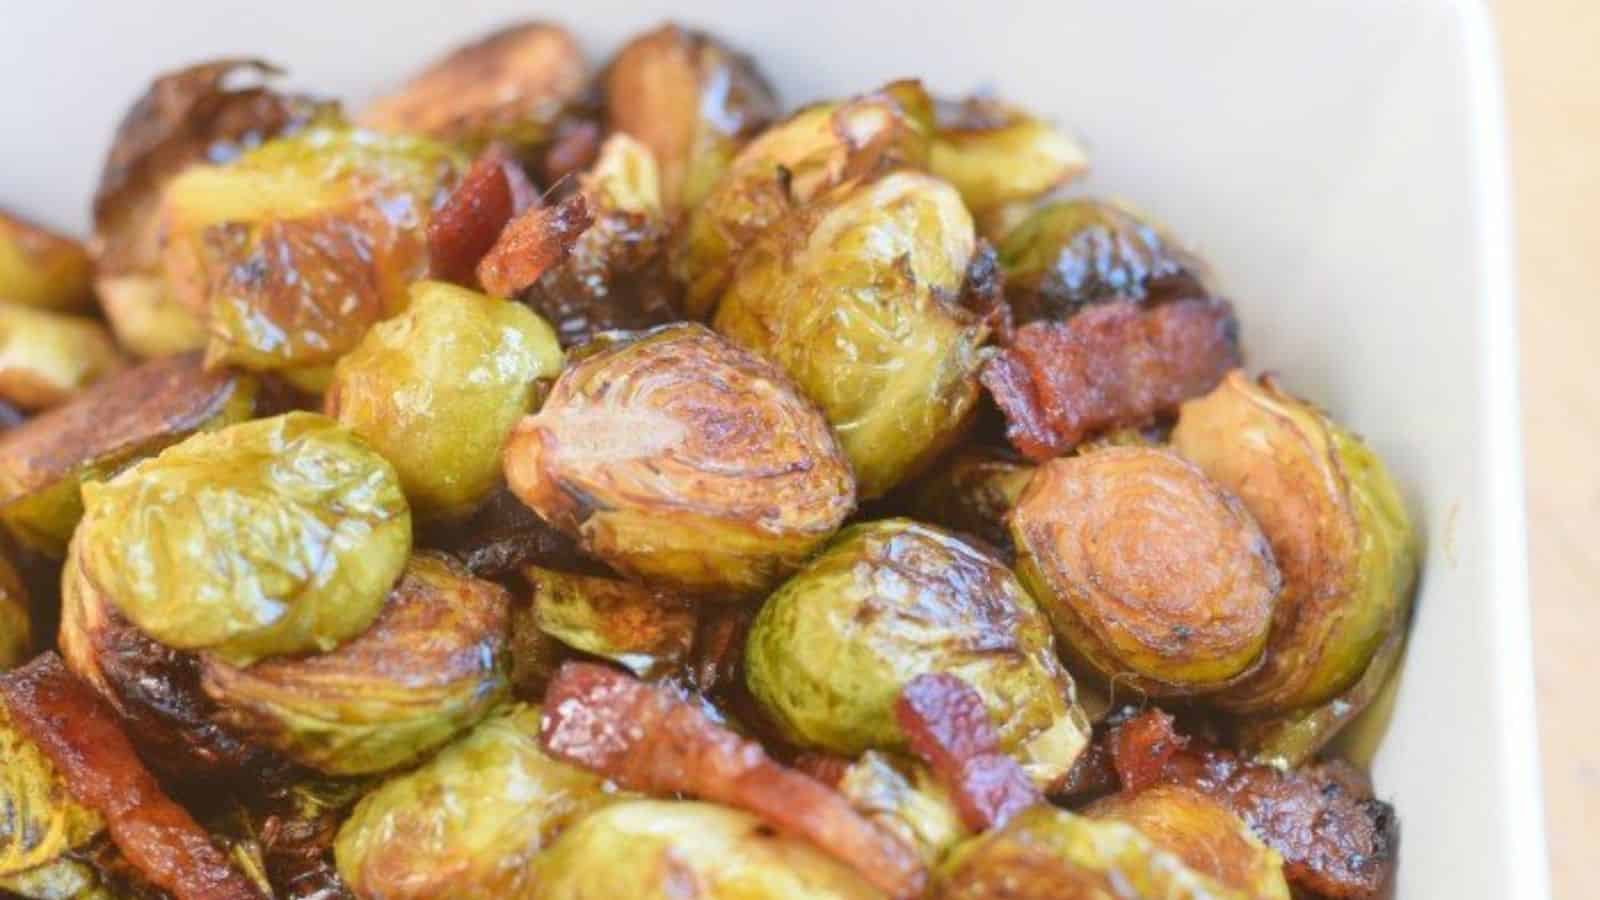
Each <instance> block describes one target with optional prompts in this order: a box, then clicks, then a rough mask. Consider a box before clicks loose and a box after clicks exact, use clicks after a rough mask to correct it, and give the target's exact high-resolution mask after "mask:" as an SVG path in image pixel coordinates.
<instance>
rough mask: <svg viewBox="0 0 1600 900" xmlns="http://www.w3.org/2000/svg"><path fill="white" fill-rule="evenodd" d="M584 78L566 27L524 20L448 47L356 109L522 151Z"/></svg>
mask: <svg viewBox="0 0 1600 900" xmlns="http://www.w3.org/2000/svg"><path fill="white" fill-rule="evenodd" d="M588 83H589V64H588V62H587V61H586V60H585V59H584V56H583V49H582V48H581V47H579V46H578V42H577V40H576V39H574V38H573V36H572V35H571V33H569V32H568V31H567V30H566V29H565V28H562V27H561V26H559V25H552V24H549V23H546V22H523V23H519V24H516V25H510V26H507V27H505V28H501V29H499V30H497V31H494V32H491V33H489V34H487V35H485V36H483V37H481V38H479V39H477V40H475V41H473V42H471V43H469V44H464V45H462V46H460V47H457V48H456V49H454V50H452V51H450V53H448V54H446V55H445V56H444V57H443V58H442V59H440V60H439V61H438V62H436V63H434V64H433V65H431V66H429V67H428V68H427V69H424V70H423V71H422V72H421V73H419V74H418V75H417V76H416V77H414V78H412V79H411V80H410V81H409V82H407V83H406V84H405V86H403V87H401V88H400V89H399V90H397V91H396V92H394V93H393V94H390V95H388V96H386V97H382V98H380V99H378V100H376V101H374V102H373V104H372V105H371V106H369V107H367V109H366V110H365V111H364V112H363V113H362V114H361V123H362V124H363V125H365V126H367V127H369V128H373V129H376V130H378V131H384V132H389V133H393V134H424V135H428V136H430V137H435V138H440V139H442V140H446V141H450V142H452V143H456V144H461V145H462V146H464V147H466V148H468V149H470V150H476V149H478V148H480V147H482V146H484V145H485V144H488V143H489V142H490V141H501V142H504V143H506V144H509V145H510V146H511V147H513V148H514V149H516V150H517V151H518V152H519V153H520V154H522V155H524V156H526V155H528V154H530V153H531V152H532V151H534V150H537V149H539V148H541V147H543V146H544V145H545V144H548V143H549V142H550V141H551V140H552V139H553V138H554V137H555V135H556V131H557V128H558V126H559V124H560V122H561V119H562V117H563V116H565V115H567V114H568V113H569V112H571V111H572V110H573V108H574V107H575V106H578V105H580V104H581V101H582V100H583V94H584V92H585V90H586V88H587V86H588Z"/></svg>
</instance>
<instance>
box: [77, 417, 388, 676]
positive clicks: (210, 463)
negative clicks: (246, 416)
mask: <svg viewBox="0 0 1600 900" xmlns="http://www.w3.org/2000/svg"><path fill="white" fill-rule="evenodd" d="M83 503H84V516H83V521H82V522H81V523H79V526H78V530H77V532H76V534H75V535H74V537H73V542H74V543H75V544H76V545H77V546H78V549H79V552H80V554H81V559H82V565H83V570H84V574H85V576H86V577H88V578H89V579H90V581H92V582H93V584H94V585H95V586H96V588H98V589H99V590H101V591H104V592H105V593H106V594H107V595H108V596H109V597H110V599H111V602H112V603H113V604H114V605H115V606H116V608H117V609H118V610H119V611H120V612H121V613H122V614H123V615H125V616H127V618H128V619H129V620H130V621H132V622H133V623H134V624H135V625H137V626H138V627H139V629H140V630H141V631H143V632H144V633H146V634H148V635H149V636H151V637H153V638H155V639H156V640H157V641H160V642H161V643H162V644H165V645H167V646H168V647H174V648H177V649H186V650H208V651H210V652H211V653H214V654H216V655H217V656H219V657H221V658H222V659H224V660H226V661H228V662H230V663H233V664H234V665H240V666H242V665H248V664H249V663H251V662H253V661H255V660H256V659H259V658H261V657H264V656H273V655H278V654H294V653H307V652H314V651H315V652H327V651H329V650H332V649H333V648H334V647H336V646H338V645H339V644H340V643H342V642H344V641H347V640H349V639H350V638H353V637H355V636H356V635H358V634H360V633H361V632H363V631H365V630H366V628H367V626H369V625H371V624H372V622H373V620H374V619H376V618H377V616H378V613H379V611H380V610H381V609H382V608H383V605H384V598H385V597H387V595H388V592H389V588H390V586H391V585H393V584H394V582H395V579H396V578H398V577H399V575H400V570H401V568H402V567H403V566H404V565H405V560H406V557H407V555H408V554H409V553H410V550H411V514H410V511H409V510H408V509H407V508H406V501H405V496H404V495H403V494H402V493H401V491H400V483H399V479H398V477H396V475H395V472H394V468H393V467H392V466H390V465H389V463H388V462H387V461H385V460H384V459H383V458H382V457H381V456H379V455H378V454H377V453H375V452H373V451H372V449H371V448H369V447H368V446H367V445H366V444H365V443H364V442H362V441H361V440H360V439H359V438H357V437H356V436H355V435H354V434H352V433H351V432H350V431H349V430H347V429H345V428H343V427H341V426H340V425H339V424H338V423H336V422H334V421H333V420H332V419H329V418H327V417H325V416H320V415H316V414H314V413H303V412H293V413H289V414H287V415H283V416H278V417H276V418H271V419H259V420H256V421H253V422H245V423H242V424H239V425H233V426H230V427H228V428H224V429H222V430H221V431H216V432H210V433H205V434H197V435H194V436H192V437H190V438H188V439H187V440H185V441H183V442H182V443H180V444H177V445H175V446H173V447H170V448H168V449H167V450H165V451H163V452H162V453H161V455H159V456H157V457H155V458H153V459H147V460H145V461H144V462H142V463H140V464H138V465H137V466H134V467H133V468H132V469H129V470H127V471H125V472H123V473H122V474H121V475H118V476H117V477H116V478H113V479H111V480H110V481H107V482H99V483H96V482H90V483H86V484H85V485H84V486H83Z"/></svg>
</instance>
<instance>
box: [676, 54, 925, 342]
mask: <svg viewBox="0 0 1600 900" xmlns="http://www.w3.org/2000/svg"><path fill="white" fill-rule="evenodd" d="M929 102H930V101H929V100H928V97H927V95H926V94H925V93H923V91H922V89H921V88H920V87H919V86H917V85H915V84H914V83H903V84H895V85H890V86H889V87H887V88H885V89H884V90H881V91H878V92H877V93H873V94H867V95H865V96H862V97H856V98H854V99H851V100H845V101H840V102H832V103H822V104H818V105H815V106H810V107H807V108H805V109H802V110H800V111H799V112H797V113H795V114H794V115H793V116H790V117H789V118H788V119H785V120H784V121H782V122H780V123H778V124H777V125H775V126H773V127H771V128H769V129H767V130H766V131H765V132H763V133H762V134H761V135H759V136H758V137H756V139H755V140H753V141H751V142H750V143H749V144H747V145H746V146H745V148H744V149H743V150H741V151H739V154H738V155H737V156H735V157H734V158H733V161H732V163H730V164H729V166H728V170H727V171H726V172H725V173H723V175H722V177H721V178H719V179H717V182H716V183H715V184H714V185H712V186H711V189H710V192H709V193H708V194H707V195H706V197H705V199H704V200H702V201H701V202H700V204H699V205H698V206H696V207H694V208H693V209H692V210H691V211H690V213H689V219H688V222H687V223H686V225H685V229H686V231H685V234H684V241H683V245H682V247H681V248H680V253H679V254H678V256H677V259H676V260H675V263H674V267H673V268H674V271H675V272H676V273H677V275H678V277H679V278H680V279H681V280H683V281H684V282H685V283H686V284H687V285H688V289H687V290H688V293H687V295H686V298H685V302H686V308H687V311H688V313H689V315H690V316H691V317H693V318H697V319H701V318H706V317H707V316H709V315H710V314H711V313H712V312H713V311H714V310H715V309H716V306H717V302H718V300H720V299H721V297H722V294H723V291H724V289H725V288H726V287H727V285H728V281H729V279H730V278H731V277H732V275H733V268H734V266H735V265H736V263H737V261H738V254H739V252H740V251H741V250H742V249H743V248H745V247H747V246H748V245H749V244H750V243H751V242H752V241H754V240H755V238H756V237H757V236H758V235H759V234H761V232H762V231H764V230H766V228H767V226H769V225H771V224H773V223H774V222H776V221H778V220H779V219H781V218H782V217H783V216H784V215H785V214H787V213H788V212H789V211H790V210H792V209H794V208H796V207H798V206H803V205H805V204H806V203H809V202H810V201H811V200H812V199H813V198H815V197H817V196H819V195H821V194H823V193H825V192H827V191H828V190H830V189H832V188H834V187H836V186H838V185H840V184H843V183H844V182H845V181H848V180H851V179H856V178H861V177H864V176H867V175H870V174H872V173H875V172H877V171H879V170H881V169H884V168H888V167H892V166H896V165H900V164H909V165H922V164H924V163H926V161H927V158H928V125H929V123H928V122H926V121H924V120H923V119H922V118H920V116H919V112H920V110H919V109H913V107H920V106H921V105H923V104H927V103H929Z"/></svg>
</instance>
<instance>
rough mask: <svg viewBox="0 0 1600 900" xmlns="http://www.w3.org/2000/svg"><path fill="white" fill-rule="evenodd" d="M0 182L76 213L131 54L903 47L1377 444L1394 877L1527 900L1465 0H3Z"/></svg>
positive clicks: (1517, 560) (1518, 539) (300, 65)
mask: <svg viewBox="0 0 1600 900" xmlns="http://www.w3.org/2000/svg"><path fill="white" fill-rule="evenodd" d="M0 6H3V10H0V60H3V64H0V65H3V67H4V77H0V122H3V123H4V126H3V131H0V135H3V137H0V205H4V206H7V207H13V208H16V209H19V210H21V211H22V212H24V213H27V214H31V215H34V216H39V217H42V218H43V219H45V220H47V221H50V222H53V223H55V224H57V225H61V226H66V227H73V228H77V227H81V226H82V224H83V223H84V220H85V210H86V208H87V203H88V198H89V194H90V191H91V190H92V186H93V181H94V178H95V177H96V174H97V172H98V169H99V165H100V160H101V154H102V153H103V150H104V144H105V141H106V140H107V138H108V136H109V134H110V132H111V129H112V127H113V125H114V123H115V121H116V119H117V117H118V116H119V115H120V112H121V110H122V109H123V108H124V107H125V105H126V103H127V102H128V101H129V100H130V99H131V98H132V97H133V96H135V94H136V93H137V92H138V91H139V90H140V89H141V88H142V86H143V85H144V83H145V81H146V80H147V79H148V78H149V76H150V75H152V74H153V73H154V72H155V71H156V70H158V69H162V68H167V67H171V66H174V65H177V64H179V63H181V62H185V61H189V60H193V59H197V58H201V57H206V56H214V55H221V54H238V53H245V54H258V55H262V56H265V57H268V58H270V59H273V60H275V61H277V62H279V63H282V64H284V65H286V66H287V67H288V68H289V69H290V70H291V72H292V73H293V75H292V77H291V80H290V83H291V84H294V85H298V86H303V87H311V88H316V89H317V90H320V91H323V92H327V93H332V94H337V95H342V96H344V97H346V98H348V99H351V100H353V101H359V100H360V99H362V98H364V97H368V96H370V95H371V94H372V93H373V92H374V91H375V90H377V89H378V88H380V87H382V86H383V85H385V84H387V83H392V82H394V81H396V80H397V79H398V78H400V77H402V76H404V75H406V74H407V73H409V72H411V71H412V70H413V69H414V68H416V67H417V66H418V65H419V63H421V62H423V61H424V60H426V59H427V58H428V57H429V56H430V55H432V54H434V53H436V52H437V51H440V50H442V49H444V48H446V47H448V46H450V45H451V44H452V43H454V42H456V41H457V40H459V39H462V38H465V37H469V36H471V35H473V34H475V33H476V32H478V31H480V30H482V29H484V28H486V27H488V26H490V25H493V24H496V23H500V22H504V21H507V20H509V19H512V18H515V17H519V16H540V15H544V16H549V17H554V18H558V19H561V20H564V21H566V23H567V24H569V25H570V26H573V27H575V28H576V29H577V30H578V31H579V32H580V33H581V34H582V36H583V37H584V39H585V40H586V41H587V42H589V44H590V45H591V48H592V49H593V50H594V51H595V52H596V53H597V54H598V53H600V52H603V51H605V50H607V49H609V48H610V47H612V46H614V45H615V44H616V43H617V42H618V41H619V40H620V39H622V38H623V37H624V36H626V35H627V34H628V33H629V32H631V31H634V30H636V29H639V28H641V27H643V26H646V25H650V24H653V23H655V22H657V21H659V20H661V19H663V18H665V17H668V16H675V17H678V18H680V19H683V20H685V21H689V22H694V23H699V24H702V25H707V26H715V28H716V29H717V30H718V31H720V32H721V33H723V34H724V35H726V36H727V37H729V38H731V39H733V40H734V41H736V42H737V43H740V44H742V45H743V46H745V47H746V48H748V49H749V50H751V51H752V52H754V53H755V54H756V55H757V56H758V57H759V58H760V60H761V62H762V64H763V66H764V67H765V68H766V70H767V71H768V72H769V73H770V74H771V75H772V76H773V77H774V80H775V81H776V83H777V84H778V85H779V86H780V88H781V89H782V91H783V93H784V96H785V97H786V98H787V99H788V100H790V101H802V100H806V99H809V98H813V97H817V96H822V95H827V94H834V93H839V92H846V91H850V90H853V89H862V88H866V87H869V86H872V85H875V84H877V83H878V82H881V81H884V80H886V79H888V78H890V77H894V76H900V75H907V74H917V75H922V76H924V77H925V78H926V79H928V80H929V81H930V82H931V83H932V84H933V85H934V86H935V87H936V88H938V89H940V90H942V91H946V92H958V91H965V90H968V89H971V88H975V87H980V86H987V87H993V88H995V89H997V90H998V91H1000V92H1001V93H1003V94H1005V95H1006V96H1008V97H1012V98H1014V99H1016V100H1019V101H1022V102H1024V103H1026V104H1028V105H1029V106H1032V107H1034V108H1035V109H1039V110H1042V111H1045V112H1047V113H1048V114H1050V115H1052V116H1054V117H1056V118H1057V119H1058V120H1059V121H1061V122H1063V123H1066V124H1068V125H1070V126H1071V127H1072V128H1073V129H1075V130H1077V131H1079V132H1080V133H1081V134H1082V135H1084V136H1085V137H1086V139H1087V140H1088V142H1089V145H1090V147H1091V148H1092V151H1093V155H1094V159H1095V163H1096V171H1095V175H1094V178H1093V182H1092V186H1093V187H1094V188H1095V189H1097V190H1104V191H1108V192H1112V193H1115V194H1117V195H1120V196H1123V197H1125V198H1127V199H1129V200H1132V201H1134V202H1136V203H1138V204H1139V205H1141V206H1143V207H1145V208H1147V209H1149V210H1151V211H1153V212H1155V213H1157V214H1158V215H1159V216H1161V217H1163V218H1165V219H1166V220H1167V221H1168V222H1169V223H1170V224H1171V225H1172V226H1173V227H1174V228H1175V229H1176V230H1177V231H1178V233H1180V234H1181V235H1183V236H1185V237H1186V238H1188V239H1189V240H1190V241H1191V242H1193V243H1194V244H1196V245H1197V246H1198V247H1199V249H1201V250H1202V251H1203V252H1204V253H1205V254H1206V255H1207V256H1208V257H1209V258H1210V259H1211V260H1212V262H1213V264H1214V265H1215V267H1216V268H1217V270H1218V272H1219V273H1220V274H1221V276H1222V278H1223V281H1224V283H1225V285H1226V287H1227V290H1228V292H1229V294H1230V295H1231V296H1232V297H1233V298H1234V299H1235V301H1236V302H1237V304H1238V307H1239V310H1240V313H1241V315H1242V318H1243V321H1244V326H1245V337H1246V341H1247V344H1248V351H1249V354H1250V359H1251V362H1252V363H1253V365H1254V366H1255V367H1258V368H1274V369H1278V370H1280V371H1281V372H1282V373H1283V374H1284V376H1285V378H1286V380H1287V382H1288V384H1289V385H1290V386H1292V387H1293V388H1295V389H1296V390H1298V391H1300V392H1302V393H1304V394H1306V395H1308V396H1310V397H1313V398H1316V399H1318V400H1319V401H1321V402H1322V403H1323V404H1325V405H1326V406H1327V407H1329V408H1330V409H1331V410H1333V411H1334V412H1335V413H1336V414H1337V415H1338V416H1339V417H1341V418H1342V419H1344V420H1346V421H1347V422H1349V423H1351V424H1352V425H1354V426H1355V427H1356V428H1357V429H1359V430H1360V431H1361V432H1363V433H1364V434H1365V435H1366V436H1367V437H1368V438H1369V439H1370V440H1371V441H1372V443H1373V444H1374V445H1375V446H1376V447H1377V449H1378V450H1379V451H1380V452H1381V453H1382V454H1383V456H1384V457H1385V458H1386V459H1387V460H1388V461H1389V462H1390V464H1391V465H1392V466H1393V468H1394V470H1395V472H1396V474H1397V475H1398V477H1399V479H1400V481H1401V483H1402V484H1403V485H1404V487H1405V488H1406V491H1407V494H1408V498H1409V501H1410V503H1411V505H1412V507H1413V509H1414V510H1415V513H1416V515H1417V517H1418V520H1419V521H1420V522H1421V523H1422V527H1423V530H1424V532H1425V534H1426V537H1427V541H1428V548H1429V553H1428V556H1427V562H1426V570H1425V574H1424V577H1423V583H1422V592H1421V596H1420V607H1419V613H1418V616H1417V620H1416V628H1415V632H1414V635H1413V639H1412V642H1411V648H1410V656H1409V659H1408V661H1407V664H1406V668H1405V672H1404V677H1403V679H1402V682H1401V685H1400V690H1399V695H1398V703H1397V706H1396V709H1395V713H1394V717H1393V720H1392V723H1391V726H1390V729H1389V733H1388V736H1387V739H1386V741H1385V742H1384V744H1383V745H1382V749H1381V751H1380V752H1379V754H1378V756H1377V760H1376V765H1375V775H1376V779H1377V783H1378V786H1379V791H1380V793H1381V794H1382V795H1383V796H1385V797H1386V798H1388V799H1390V800H1392V801H1393V802H1394V803H1395V804H1396V805H1397V806H1398V808H1399V810H1400V815H1401V817H1402V821H1403V825H1404V836H1405V837H1404V842H1403V843H1404V846H1403V854H1402V859H1403V864H1402V867H1401V876H1400V878H1401V883H1400V892H1399V895H1400V897H1402V898H1407V900H1410V898H1446V897H1448V898H1459V900H1465V898H1508V897H1515V898H1534V900H1537V898H1542V897H1545V896H1547V894H1548V888H1547V881H1546V864H1545V855H1544V843H1543V832H1542V817H1541V811H1540V803H1539V782H1538V778H1537V771H1536V766H1537V762H1536V755H1535V739H1534V730H1533V729H1534V717H1533V710H1532V688H1531V685H1532V679H1531V668H1530V663H1529V638H1528V612H1527V591H1526V575H1525V562H1524V556H1525V553H1524V531H1523V515H1522V478H1521V457H1520V446H1521V442H1520V439H1519V434H1518V418H1517V410H1516V397H1517V391H1516V380H1515V379H1516V365H1515V356H1514V354H1515V346H1516V344H1515V335H1514V331H1513V325H1514V315H1513V296H1512V276H1511V263H1510V259H1511V256H1510V248H1509V241H1510V237H1509V228H1508V219H1509V212H1508V209H1507V196H1506V186H1505V147H1504V134H1503V123H1502V116H1501V100H1500V90H1499V80H1498V79H1499V74H1498V68H1497V61H1496V57H1495V47H1494V40H1493V35H1492V33H1491V30H1490V26H1489V23H1488V18H1487V14H1486V12H1485V11H1484V10H1483V9H1482V8H1480V6H1479V5H1478V4H1477V3H1476V2H1470V0H1460V2H1454V0H1293V2H1290V0H1208V2H1204V3H1199V2H1189V0H1142V2H1123V3H1107V2H1103V0H1053V2H1049V3H1044V2H1034V3H1027V2H1021V0H1017V2H1012V0H983V2H978V3H970V4H958V3H955V2H935V0H924V2H921V3H917V4H907V5H903V6H896V5H874V4H871V3H867V2H862V0H855V2H834V0H813V2H807V3H803V4H798V5H794V6H790V7H779V6H776V5H770V4H763V3H754V2H731V0H730V2H716V0H703V2H696V0H678V2H657V0H651V2H639V3H628V2H617V0H591V2H587V3H583V4H553V3H546V2H541V0H521V2H517V0H460V2H451V3H435V2H422V0H417V2H402V0H390V2H384V0H366V2H337V0H169V2H164V3H128V2H121V0H106V2H74V0H54V2H51V0H4V3H3V4H0Z"/></svg>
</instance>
